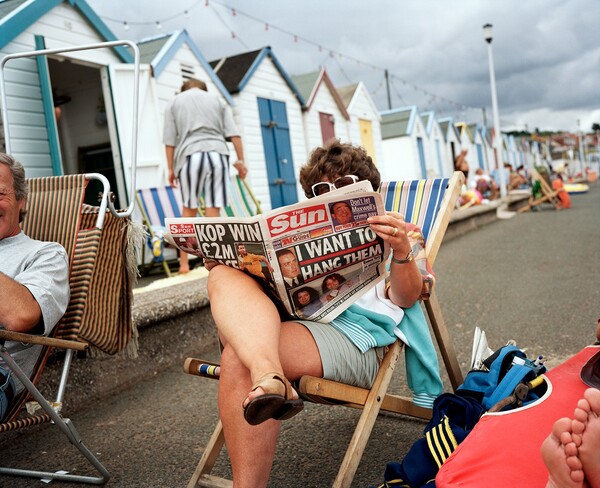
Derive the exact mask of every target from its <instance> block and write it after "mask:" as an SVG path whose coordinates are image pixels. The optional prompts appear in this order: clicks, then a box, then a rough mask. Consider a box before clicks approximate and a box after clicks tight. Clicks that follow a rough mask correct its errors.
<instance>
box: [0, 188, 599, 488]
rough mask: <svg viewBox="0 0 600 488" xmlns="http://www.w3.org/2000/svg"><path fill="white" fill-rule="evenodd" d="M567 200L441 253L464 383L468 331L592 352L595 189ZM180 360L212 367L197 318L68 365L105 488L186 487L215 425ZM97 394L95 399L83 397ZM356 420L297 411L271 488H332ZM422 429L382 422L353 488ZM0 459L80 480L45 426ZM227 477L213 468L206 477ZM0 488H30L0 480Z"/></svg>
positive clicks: (552, 356)
mask: <svg viewBox="0 0 600 488" xmlns="http://www.w3.org/2000/svg"><path fill="white" fill-rule="evenodd" d="M572 200H573V208H571V209H569V210H563V211H558V212H557V211H554V210H552V209H551V208H550V207H545V208H544V209H542V210H541V211H537V212H533V211H531V212H527V213H524V214H519V215H515V216H514V217H512V218H509V219H506V220H500V221H497V222H494V223H492V224H489V225H487V226H484V227H481V228H479V229H476V230H474V231H472V232H469V233H467V234H465V235H461V236H459V237H456V238H455V239H452V240H450V241H449V242H447V243H445V244H444V245H443V246H442V248H441V251H440V254H439V256H438V259H437V262H436V274H437V292H438V297H439V300H440V303H441V305H442V307H443V310H444V313H445V317H446V321H447V323H448V326H449V328H450V331H451V334H452V336H453V339H454V343H455V346H456V349H457V351H458V354H459V360H460V363H461V366H462V368H463V372H464V371H466V368H467V363H468V361H469V359H470V355H471V345H472V337H473V330H474V328H475V326H479V327H481V328H482V329H484V330H485V332H486V333H487V335H488V339H489V343H490V346H491V347H492V348H497V347H500V346H501V345H503V344H504V343H506V341H508V340H510V339H514V340H515V341H516V342H517V344H518V345H519V346H520V347H522V348H526V349H527V353H528V355H529V356H530V357H531V356H537V355H538V354H542V355H544V356H545V357H547V364H548V365H549V366H552V365H555V364H559V363H560V362H562V361H563V360H564V359H565V358H568V357H569V356H571V355H572V354H574V353H575V352H577V351H579V350H580V349H581V348H582V347H584V346H585V345H587V344H589V343H591V342H592V340H593V336H594V331H595V325H596V321H597V320H598V318H599V317H600V273H599V269H600V185H598V184H596V185H595V186H593V187H592V189H591V191H590V192H589V193H587V194H584V195H575V196H573V197H572ZM189 283H190V284H189V285H186V286H187V287H188V288H191V289H192V290H193V293H194V294H196V293H197V294H198V295H202V294H204V296H205V287H204V283H205V281H204V280H195V281H193V282H189ZM179 286H182V285H179ZM164 293H165V294H166V293H167V292H166V291H165V292H164ZM137 300H140V301H141V300H142V299H138V298H137V297H136V301H137ZM240 326H243V314H240ZM188 354H195V355H197V356H200V357H204V358H207V359H208V358H211V357H212V358H215V357H216V344H215V335H214V332H213V330H212V320H211V318H210V314H209V312H208V308H202V309H200V310H196V311H192V312H189V313H187V314H185V315H182V316H180V317H178V318H173V319H168V320H165V321H163V322H161V323H160V324H158V325H154V326H148V327H145V328H143V329H142V330H141V334H140V357H139V358H138V359H136V360H130V359H127V358H122V357H120V358H110V359H106V360H98V359H94V360H92V359H85V360H82V361H77V362H76V363H75V364H74V368H73V371H74V376H73V378H74V379H73V389H72V390H70V391H68V399H69V400H70V403H71V405H72V407H71V408H75V409H76V411H74V412H73V411H72V410H69V415H70V417H71V418H72V420H73V422H74V424H75V425H76V427H77V429H78V431H79V432H80V434H81V435H82V438H83V439H84V442H85V443H86V444H87V445H88V446H89V447H90V448H91V449H92V450H93V451H94V452H97V453H99V457H100V459H101V461H102V462H103V463H104V464H105V465H106V466H107V468H108V469H109V471H111V473H112V479H111V481H110V482H109V484H108V485H107V486H110V487H119V488H133V487H166V488H170V487H181V486H185V485H186V483H187V481H188V480H189V478H190V477H191V475H192V473H193V471H194V468H195V465H196V463H197V461H198V459H199V458H200V455H201V453H202V451H203V449H204V446H205V443H206V442H207V441H208V438H209V436H210V433H211V432H212V429H213V427H214V424H215V422H216V419H217V412H216V401H215V398H216V386H217V385H216V382H215V381H212V380H207V379H201V378H196V377H191V376H188V375H185V374H183V373H182V372H181V365H182V363H183V358H184V357H185V356H187V355H188ZM403 369H404V366H403V364H400V365H399V373H400V374H397V375H396V379H395V382H394V385H393V389H394V390H395V391H400V392H404V393H406V388H405V386H404V374H403ZM109 390H110V391H111V392H112V393H111V394H110V395H109V396H107V397H105V398H97V396H98V395H95V394H94V392H95V391H109ZM74 398H78V400H76V401H73V400H72V399H74ZM357 417H358V412H356V411H353V410H351V409H347V408H342V407H339V408H327V407H321V406H317V405H312V404H308V405H307V406H306V408H305V410H304V412H302V413H301V414H300V415H298V416H297V417H296V418H294V419H293V420H290V421H288V422H285V423H284V424H283V432H282V436H281V437H280V444H279V449H278V453H277V457H276V460H275V466H274V468H273V474H272V478H271V483H270V486H271V487H277V488H279V487H282V488H283V487H292V488H293V487H298V488H300V487H302V488H310V487H315V488H317V487H326V486H330V485H331V482H332V480H333V479H334V477H335V474H336V472H337V467H338V465H339V463H340V461H341V459H342V457H343V453H344V450H345V445H346V444H347V442H348V440H349V438H350V435H351V433H352V431H353V429H354V423H355V421H356V419H357ZM423 427H424V423H422V422H418V421H415V420H409V419H403V418H399V417H397V416H392V415H384V416H381V417H380V418H379V419H378V422H377V424H376V427H375V430H374V431H373V433H372V435H371V440H370V442H369V444H368V446H367V451H366V453H365V455H364V456H363V460H362V462H361V465H360V467H359V470H358V473H357V475H356V478H355V482H354V485H353V486H356V487H367V486H369V485H370V484H378V483H380V482H381V480H382V477H383V471H384V468H385V464H386V462H387V461H391V460H401V459H402V457H403V456H404V454H405V453H406V452H407V450H408V449H409V448H410V446H411V445H412V443H413V442H414V441H415V440H416V439H418V438H419V437H420V435H421V432H422V429H423ZM519 435H520V434H519ZM0 449H2V458H3V463H4V464H6V465H11V466H12V465H14V464H15V461H16V460H21V461H22V463H25V464H26V465H30V466H32V465H35V463H37V462H39V464H41V466H42V467H44V469H48V467H53V469H59V467H60V468H63V469H69V470H71V471H72V472H85V471H88V468H87V466H86V465H85V463H83V462H81V460H80V458H79V453H78V452H77V451H75V450H74V449H73V448H72V447H71V446H69V444H68V443H67V442H66V441H65V440H64V438H63V437H62V436H59V435H57V433H56V432H54V429H52V428H48V427H43V428H38V429H35V432H33V433H31V431H28V432H27V433H25V434H14V433H11V434H8V435H5V437H4V438H3V439H2V444H0ZM59 463H62V464H59ZM228 471H229V468H228V461H227V458H226V457H225V456H221V458H220V460H219V461H218V465H217V474H228ZM0 486H5V487H20V486H27V487H28V486H36V487H37V486H42V485H41V484H40V483H39V482H38V481H29V480H27V481H25V480H20V479H17V478H3V477H0ZM53 486H57V487H62V486H72V485H67V484H63V483H53Z"/></svg>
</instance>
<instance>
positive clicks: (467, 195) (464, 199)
mask: <svg viewBox="0 0 600 488" xmlns="http://www.w3.org/2000/svg"><path fill="white" fill-rule="evenodd" d="M482 201H483V196H481V193H479V191H477V190H475V189H470V190H469V189H466V188H464V187H463V191H462V193H461V194H460V196H459V197H458V205H459V207H460V208H461V209H463V208H469V207H472V206H473V205H479V204H480V203H481V202H482Z"/></svg>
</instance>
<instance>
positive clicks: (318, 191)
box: [312, 175, 358, 197]
mask: <svg viewBox="0 0 600 488" xmlns="http://www.w3.org/2000/svg"><path fill="white" fill-rule="evenodd" d="M357 182H358V176H354V175H346V176H340V177H339V178H337V179H336V180H334V181H333V183H330V182H329V181H320V182H319V183H315V184H314V185H313V186H312V192H313V195H314V196H315V197H318V196H319V195H323V194H324V193H328V192H330V191H331V190H335V189H336V188H343V187H345V186H348V185H352V184H354V183H357Z"/></svg>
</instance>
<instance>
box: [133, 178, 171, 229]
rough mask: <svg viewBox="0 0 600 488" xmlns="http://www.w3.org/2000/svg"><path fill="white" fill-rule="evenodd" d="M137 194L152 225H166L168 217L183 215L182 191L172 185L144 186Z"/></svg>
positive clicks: (141, 208)
mask: <svg viewBox="0 0 600 488" xmlns="http://www.w3.org/2000/svg"><path fill="white" fill-rule="evenodd" d="M137 194H138V197H139V203H140V210H143V212H145V214H146V217H147V219H148V222H149V223H150V225H157V226H163V227H164V225H165V219H166V218H177V217H181V193H180V192H179V190H177V189H175V188H173V187H172V186H161V187H154V188H142V189H140V190H138V191H137Z"/></svg>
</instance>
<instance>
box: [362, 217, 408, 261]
mask: <svg viewBox="0 0 600 488" xmlns="http://www.w3.org/2000/svg"><path fill="white" fill-rule="evenodd" d="M367 222H368V223H369V225H370V226H371V229H373V231H374V232H375V233H376V234H377V235H378V236H379V237H381V238H382V239H383V240H384V241H386V242H388V243H389V245H390V247H391V248H392V251H393V252H394V257H395V258H396V259H404V258H405V257H406V255H407V254H408V253H409V252H410V241H409V240H408V236H407V234H406V222H405V220H404V216H403V215H402V214H399V213H398V212H387V213H386V214H385V215H375V216H374V217H369V218H368V219H367Z"/></svg>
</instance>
